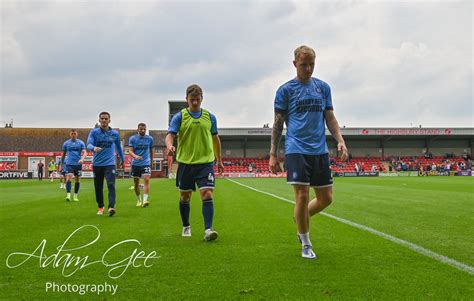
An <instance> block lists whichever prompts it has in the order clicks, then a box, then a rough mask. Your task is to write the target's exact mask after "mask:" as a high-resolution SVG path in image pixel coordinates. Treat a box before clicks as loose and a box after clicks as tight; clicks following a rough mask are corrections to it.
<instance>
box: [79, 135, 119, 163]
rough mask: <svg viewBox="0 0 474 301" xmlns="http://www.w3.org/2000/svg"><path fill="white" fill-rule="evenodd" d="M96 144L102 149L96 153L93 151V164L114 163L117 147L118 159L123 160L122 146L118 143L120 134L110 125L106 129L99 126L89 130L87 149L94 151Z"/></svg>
mask: <svg viewBox="0 0 474 301" xmlns="http://www.w3.org/2000/svg"><path fill="white" fill-rule="evenodd" d="M114 145H115V147H114ZM96 146H97V147H101V148H102V150H101V151H100V152H98V153H95V152H94V159H93V160H92V165H93V166H109V165H115V149H117V152H118V155H119V156H120V160H122V162H125V160H124V158H123V151H122V146H121V145H120V134H119V133H118V131H116V130H114V129H112V128H111V127H109V128H108V130H107V131H104V130H102V128H100V127H99V128H95V129H92V130H91V131H90V133H89V138H87V149H88V150H89V151H94V147H96Z"/></svg>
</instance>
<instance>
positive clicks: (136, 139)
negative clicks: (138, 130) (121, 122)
mask: <svg viewBox="0 0 474 301" xmlns="http://www.w3.org/2000/svg"><path fill="white" fill-rule="evenodd" d="M128 145H129V146H130V147H132V148H133V152H134V153H135V155H137V156H141V157H142V159H141V160H135V159H133V160H132V166H150V163H151V162H150V150H151V149H153V145H154V141H153V137H151V136H149V135H145V136H141V135H140V134H136V135H133V136H132V137H130V139H129V140H128Z"/></svg>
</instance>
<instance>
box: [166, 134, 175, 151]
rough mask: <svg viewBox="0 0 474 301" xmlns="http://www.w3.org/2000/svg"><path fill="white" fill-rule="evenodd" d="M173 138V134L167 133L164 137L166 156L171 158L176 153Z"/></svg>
mask: <svg viewBox="0 0 474 301" xmlns="http://www.w3.org/2000/svg"><path fill="white" fill-rule="evenodd" d="M174 138H176V135H175V134H172V133H168V135H166V139H165V143H166V149H167V151H168V156H173V155H174V154H175V152H176V148H175V147H174V145H173V142H174Z"/></svg>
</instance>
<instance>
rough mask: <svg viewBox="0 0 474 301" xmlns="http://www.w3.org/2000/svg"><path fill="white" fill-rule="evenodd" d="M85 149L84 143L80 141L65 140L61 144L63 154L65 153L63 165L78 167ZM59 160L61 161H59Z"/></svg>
mask: <svg viewBox="0 0 474 301" xmlns="http://www.w3.org/2000/svg"><path fill="white" fill-rule="evenodd" d="M85 148H86V145H85V144H84V141H82V140H80V139H76V140H72V139H69V140H66V142H64V144H63V153H67V156H66V159H65V160H64V165H80V163H79V160H80V159H81V153H82V150H83V149H85ZM59 160H61V159H59Z"/></svg>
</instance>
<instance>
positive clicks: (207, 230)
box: [204, 228, 212, 233]
mask: <svg viewBox="0 0 474 301" xmlns="http://www.w3.org/2000/svg"><path fill="white" fill-rule="evenodd" d="M209 231H212V229H211V228H209V229H206V230H205V231H204V232H206V233H207V232H209Z"/></svg>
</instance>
